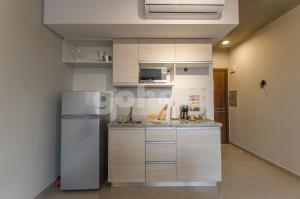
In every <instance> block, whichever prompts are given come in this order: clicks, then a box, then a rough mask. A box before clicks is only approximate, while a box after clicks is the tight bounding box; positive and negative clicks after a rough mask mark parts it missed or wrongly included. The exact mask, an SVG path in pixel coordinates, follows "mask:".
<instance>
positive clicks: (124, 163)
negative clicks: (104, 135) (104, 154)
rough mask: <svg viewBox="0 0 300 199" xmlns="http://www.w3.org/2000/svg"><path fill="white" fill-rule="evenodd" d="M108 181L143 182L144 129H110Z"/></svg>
mask: <svg viewBox="0 0 300 199" xmlns="http://www.w3.org/2000/svg"><path fill="white" fill-rule="evenodd" d="M108 136H109V137H108V145H109V146H108V181H109V182H145V129H126V128H124V129H121V130H117V129H110V130H109V135H108Z"/></svg>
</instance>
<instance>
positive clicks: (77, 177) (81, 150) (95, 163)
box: [61, 118, 100, 190]
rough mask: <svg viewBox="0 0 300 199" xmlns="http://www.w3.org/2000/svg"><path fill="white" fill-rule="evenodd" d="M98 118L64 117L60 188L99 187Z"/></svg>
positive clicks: (83, 188)
mask: <svg viewBox="0 0 300 199" xmlns="http://www.w3.org/2000/svg"><path fill="white" fill-rule="evenodd" d="M99 125H100V124H99V119H84V118H83V119H79V118H78V119H62V138H61V189H62V190H88V189H99V188H100V186H99Z"/></svg>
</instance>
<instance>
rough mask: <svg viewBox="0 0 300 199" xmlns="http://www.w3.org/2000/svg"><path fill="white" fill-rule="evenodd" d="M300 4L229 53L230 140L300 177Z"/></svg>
mask: <svg viewBox="0 0 300 199" xmlns="http://www.w3.org/2000/svg"><path fill="white" fill-rule="evenodd" d="M299 19H300V6H299V7H297V8H296V9H294V10H292V11H291V12H290V13H288V14H286V15H285V16H283V17H282V18H280V19H279V20H277V21H276V22H274V23H273V24H271V25H270V26H268V27H267V28H266V29H265V30H264V31H262V32H260V33H258V34H257V35H256V36H254V37H253V38H252V39H251V40H249V41H247V42H245V43H244V44H242V45H240V46H239V47H237V48H236V49H234V50H233V51H231V53H230V65H234V66H235V67H236V73H235V74H233V75H230V89H231V90H234V89H237V90H238V107H237V108H230V129H231V131H230V140H231V142H233V143H235V144H237V145H239V146H241V147H243V148H245V149H247V150H249V151H251V152H253V153H255V154H257V155H259V156H261V157H263V158H266V159H268V160H270V161H272V162H274V163H276V164H278V165H280V166H282V167H284V168H286V169H288V170H290V171H292V172H294V173H296V174H298V175H300V158H299V151H300V144H299V141H300V130H299V113H300V100H299V98H300V92H299V86H300V76H299V75H300V59H299V55H300V54H299V52H300V38H299V35H300V23H299ZM262 79H265V80H266V81H267V82H268V87H267V92H268V94H266V93H265V92H264V91H263V90H261V89H260V87H259V84H260V81H261V80H262Z"/></svg>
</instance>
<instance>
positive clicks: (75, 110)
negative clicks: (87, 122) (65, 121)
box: [62, 92, 100, 116]
mask: <svg viewBox="0 0 300 199" xmlns="http://www.w3.org/2000/svg"><path fill="white" fill-rule="evenodd" d="M99 113H100V92H65V93H63V96H62V116H65V115H99Z"/></svg>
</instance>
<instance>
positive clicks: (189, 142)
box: [177, 128, 221, 182]
mask: <svg viewBox="0 0 300 199" xmlns="http://www.w3.org/2000/svg"><path fill="white" fill-rule="evenodd" d="M220 140H221V138H220V129H219V128H216V129H213V128H206V129H205V128H195V129H193V128H182V129H181V128H178V129H177V181H183V182H190V181H194V182H196V181H202V182H203V181H206V182H219V181H221V141H220Z"/></svg>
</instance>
